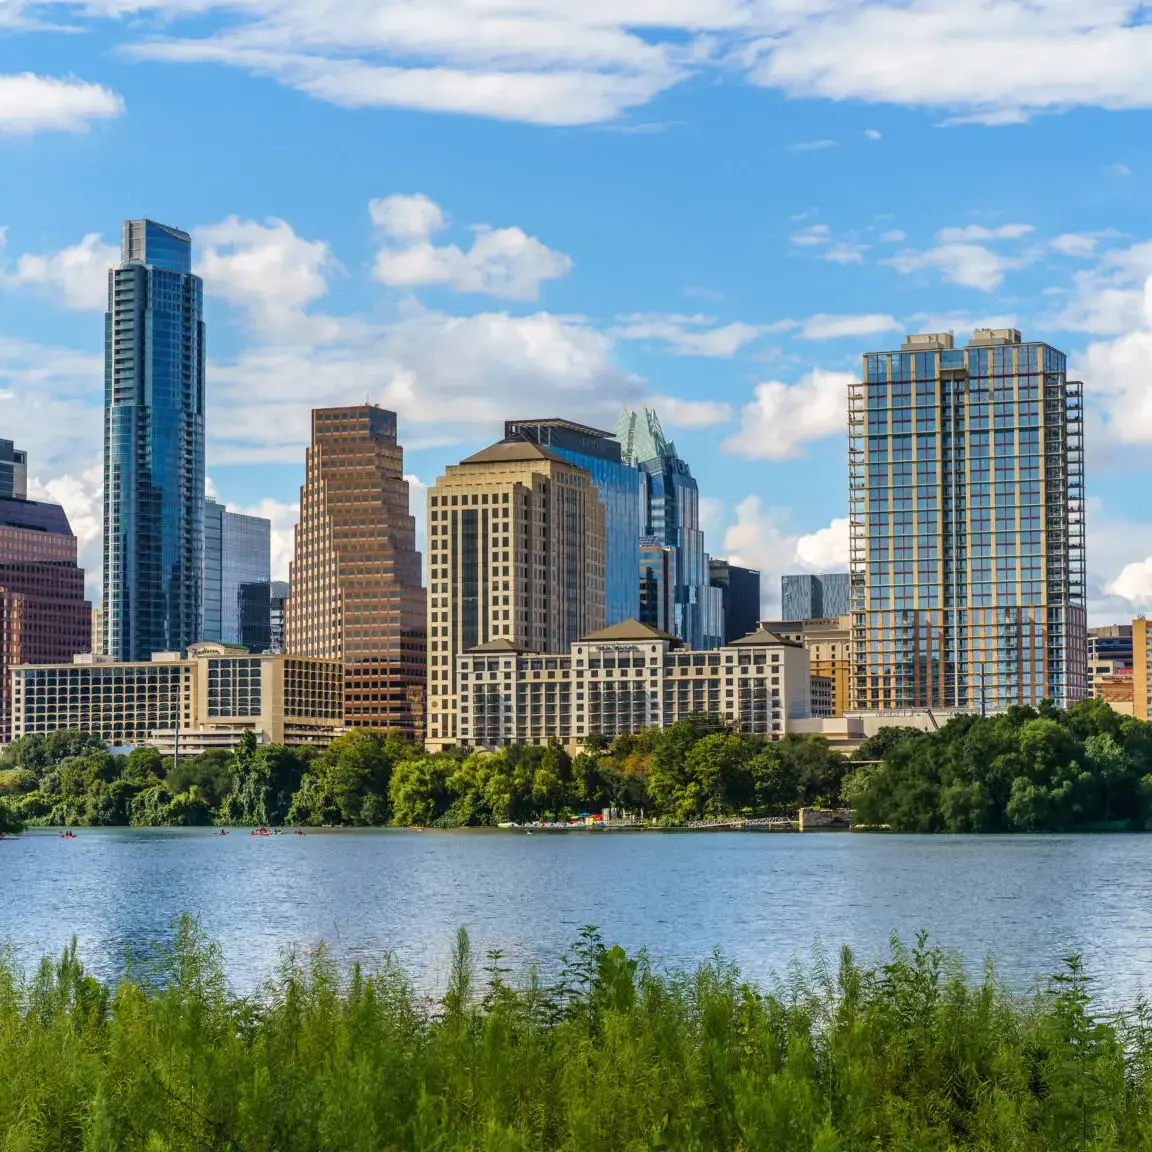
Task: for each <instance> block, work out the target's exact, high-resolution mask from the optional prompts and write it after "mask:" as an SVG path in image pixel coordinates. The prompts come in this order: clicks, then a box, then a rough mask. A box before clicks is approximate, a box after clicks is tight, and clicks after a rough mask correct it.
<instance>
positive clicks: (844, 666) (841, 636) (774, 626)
mask: <svg viewBox="0 0 1152 1152" xmlns="http://www.w3.org/2000/svg"><path fill="white" fill-rule="evenodd" d="M764 627H765V628H766V629H768V631H769V632H774V633H776V635H778V636H781V637H783V638H784V639H785V640H792V641H794V642H795V643H797V644H802V645H803V646H804V650H805V651H806V652H807V653H808V671H809V673H810V675H811V677H812V691H813V698H812V715H813V716H843V715H844V713H845V712H847V711H848V709H849V708H850V707H851V706H852V704H851V696H850V687H851V683H850V681H851V674H852V616H851V615H850V614H848V613H846V614H845V615H843V616H836V617H832V618H831V619H827V620H766V621H764Z"/></svg>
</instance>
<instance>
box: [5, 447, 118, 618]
mask: <svg viewBox="0 0 1152 1152" xmlns="http://www.w3.org/2000/svg"><path fill="white" fill-rule="evenodd" d="M21 443H23V441H22V442H21ZM28 498H29V499H30V500H44V501H47V502H48V503H50V504H59V505H60V506H61V507H62V508H63V509H64V512H65V514H66V515H67V517H68V523H69V524H70V525H71V526H72V533H73V535H74V536H75V537H76V547H77V552H78V560H79V564H80V566H81V567H82V568H83V569H84V577H85V580H84V583H85V592H86V594H87V596H88V599H89V600H91V601H92V603H93V605H99V603H100V597H101V594H102V589H101V582H102V579H103V570H104V566H103V553H104V541H103V531H104V466H103V465H102V464H101V463H99V462H97V463H94V464H92V465H91V466H89V467H88V468H85V469H83V470H82V471H81V472H79V473H76V474H73V473H71V472H65V473H63V474H62V475H59V476H56V477H54V478H52V479H50V480H46V481H45V480H41V479H40V478H39V476H33V477H31V478H29V480H28Z"/></svg>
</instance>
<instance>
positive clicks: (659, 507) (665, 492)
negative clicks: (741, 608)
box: [616, 409, 724, 649]
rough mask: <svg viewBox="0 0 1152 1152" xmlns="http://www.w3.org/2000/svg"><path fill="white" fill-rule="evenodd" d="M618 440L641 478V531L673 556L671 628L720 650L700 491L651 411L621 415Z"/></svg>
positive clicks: (720, 611)
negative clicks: (705, 549)
mask: <svg viewBox="0 0 1152 1152" xmlns="http://www.w3.org/2000/svg"><path fill="white" fill-rule="evenodd" d="M616 439H617V440H619V441H620V444H621V448H622V454H623V457H624V462H625V463H627V464H630V465H632V466H633V467H634V468H637V469H638V470H639V472H640V475H641V477H642V479H643V483H644V488H643V497H642V500H641V513H642V515H643V519H644V529H643V535H644V536H646V537H654V538H655V539H656V540H658V541H659V542H660V543H661V544H663V545H664V547H665V548H668V549H669V550H670V551H671V554H672V555H671V557H670V577H671V581H672V586H673V593H672V610H673V619H672V621H671V622H670V624H671V627H670V629H669V630H670V631H671V632H672V633H673V634H674V635H675V636H678V637H680V639H681V640H683V641H684V643H685V644H686V645H687V646H688V647H689V648H694V649H701V648H718V647H719V646H720V645H721V644H722V643H723V640H724V605H723V593H722V592H721V590H720V589H719V588H713V587H712V585H711V582H710V580H709V578H708V556H707V554H706V553H705V551H704V533H703V531H702V530H701V528H700V493H699V490H698V488H697V486H696V481H695V480H694V479H693V477H692V472H691V470H690V469H689V467H688V465H687V463H686V462H685V461H684V460H681V459H680V457H679V455H678V454H677V452H676V445H675V444H673V443H672V441H670V440H667V439H665V437H664V432H663V430H662V429H661V427H660V421H659V419H658V418H657V416H656V413H655V412H652V411H650V410H649V409H644V410H643V411H641V412H635V411H625V412H624V413H622V415H621V416H620V419H619V421H618V422H617V424H616ZM633 571H634V572H635V564H633Z"/></svg>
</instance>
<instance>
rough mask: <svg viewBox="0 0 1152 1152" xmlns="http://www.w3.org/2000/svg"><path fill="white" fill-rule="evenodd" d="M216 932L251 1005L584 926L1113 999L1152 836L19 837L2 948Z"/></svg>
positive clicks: (425, 967)
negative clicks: (333, 964)
mask: <svg viewBox="0 0 1152 1152" xmlns="http://www.w3.org/2000/svg"><path fill="white" fill-rule="evenodd" d="M185 911H187V912H192V913H194V914H196V915H198V916H199V917H200V918H201V921H202V923H203V925H204V927H205V929H206V930H207V931H208V932H209V933H210V934H211V936H212V937H214V938H215V939H216V940H218V941H219V942H220V943H221V944H222V945H223V947H224V951H225V955H226V957H227V960H228V964H229V972H230V975H231V978H232V980H233V982H234V984H235V985H236V986H237V988H238V989H240V990H244V991H247V990H250V989H251V988H252V987H254V986H255V985H256V984H258V983H259V982H260V981H261V980H262V979H263V978H265V977H266V976H268V975H269V974H270V973H271V972H272V970H273V969H274V967H275V965H276V962H277V958H278V955H279V952H280V950H281V949H282V948H283V947H285V946H287V945H289V944H296V945H300V946H304V947H307V946H310V945H312V944H315V943H317V942H318V941H321V940H324V941H327V942H328V943H329V945H330V946H331V948H332V949H333V951H334V953H335V954H336V955H337V956H338V957H339V958H340V959H341V960H344V961H348V960H352V959H359V960H364V961H372V960H376V959H379V958H380V957H381V956H383V955H384V954H386V953H389V952H390V953H392V954H393V955H394V956H395V957H396V958H397V959H398V960H399V961H400V963H401V964H402V965H403V966H404V967H405V968H406V969H407V970H408V971H409V972H410V973H411V974H412V975H413V976H415V977H416V978H417V979H418V982H419V983H420V984H422V985H423V986H425V987H428V988H430V989H436V988H442V987H443V983H444V977H445V969H446V961H447V957H448V955H449V952H450V949H451V946H452V938H453V935H454V933H455V931H456V929H457V927H459V926H460V925H464V926H466V927H467V928H468V929H469V931H470V932H471V934H472V938H473V942H474V943H475V945H476V947H477V950H478V951H480V952H482V951H483V950H485V949H488V948H491V947H500V948H502V949H504V951H505V954H506V956H507V958H508V961H507V962H509V963H511V964H512V965H513V967H522V966H524V965H526V964H527V963H528V962H530V961H533V960H537V961H540V962H541V963H542V964H544V965H546V966H548V965H553V964H555V963H556V962H558V961H559V959H560V957H561V956H562V955H563V953H564V952H565V950H566V949H567V947H568V945H569V944H570V943H571V942H572V941H573V940H574V939H575V937H576V936H577V934H578V932H579V930H580V928H581V926H583V925H585V924H595V925H597V926H599V928H600V929H601V931H602V933H603V935H604V938H605V940H606V941H607V942H609V943H619V944H622V945H624V946H625V947H626V948H627V949H629V950H635V949H640V948H642V947H646V948H648V949H649V952H650V954H651V955H652V957H653V958H654V959H655V960H656V961H657V962H659V963H660V964H663V965H669V966H687V965H694V964H696V963H698V962H699V961H701V960H705V959H707V958H708V957H709V956H710V955H711V953H712V952H713V950H714V949H716V948H719V949H720V950H721V951H722V952H723V954H724V955H725V956H726V957H728V958H730V959H733V960H735V961H737V963H738V964H739V965H740V968H741V970H742V971H743V972H744V973H745V974H746V975H748V976H751V977H753V978H755V979H757V980H760V981H764V980H767V979H768V978H770V976H771V975H772V973H781V972H783V971H784V970H785V969H786V968H787V966H788V964H789V963H790V962H791V961H793V960H796V959H799V960H801V961H804V962H806V961H807V960H808V958H809V957H810V956H811V952H812V946H813V943H814V941H816V940H820V941H821V942H822V943H823V944H824V945H825V946H826V948H828V949H829V950H830V951H831V952H833V953H835V951H836V950H838V949H839V947H840V945H841V944H844V943H847V944H850V945H851V946H852V947H853V949H855V950H856V952H857V954H858V955H859V956H860V957H861V958H862V959H876V958H878V957H881V956H883V955H884V953H885V951H886V949H887V943H888V939H889V936H890V935H891V933H893V932H898V933H900V934H901V936H902V937H904V938H905V939H906V940H908V941H909V942H911V941H912V939H913V938H914V935H915V933H916V932H917V931H918V930H920V929H924V930H927V931H928V932H929V933H930V934H931V937H932V939H933V940H934V941H936V942H938V943H940V944H942V945H943V946H945V947H946V948H949V949H954V950H956V951H959V952H961V953H962V954H963V956H964V957H965V959H966V960H967V961H968V962H969V963H970V965H972V966H973V968H977V967H978V966H979V965H980V963H981V962H982V961H983V959H984V957H986V956H988V955H991V956H993V957H994V958H995V960H996V962H997V964H998V966H999V968H1000V971H1001V972H1002V974H1003V975H1004V976H1005V977H1006V978H1007V979H1008V980H1009V981H1010V982H1011V983H1012V984H1013V985H1014V986H1016V987H1018V988H1020V989H1021V990H1024V989H1027V988H1029V987H1031V986H1032V985H1034V984H1035V983H1036V982H1037V981H1038V980H1040V979H1042V978H1043V977H1044V975H1045V974H1047V973H1049V972H1052V971H1054V970H1056V969H1057V968H1058V967H1059V964H1060V959H1061V957H1063V956H1066V955H1069V954H1071V953H1074V952H1079V953H1082V954H1083V955H1084V958H1085V961H1086V963H1087V966H1088V968H1089V970H1090V972H1091V974H1092V975H1093V976H1095V977H1097V978H1099V981H1100V986H1101V990H1102V992H1105V993H1106V995H1107V998H1108V999H1109V1000H1112V1001H1125V1002H1129V1001H1131V1000H1132V999H1134V998H1135V996H1136V995H1137V994H1138V993H1140V992H1145V991H1150V990H1152V836H1143V835H1132V836H1125V835H1115V836H1072V835H1069V836H1005V837H986V838H981V837H970V836H948V837H945V836H939V837H921V836H883V835H861V834H856V835H852V834H844V833H824V834H804V835H795V834H780V833H775V834H774V833H760V834H756V833H698V834H684V833H678V834H676V833H668V834H663V833H653V832H647V833H607V834H605V833H582V832H578V833H560V834H551V835H549V834H539V833H538V834H536V835H533V836H525V835H523V834H517V833H501V832H483V831H476V832H450V833H437V832H423V833H421V832H412V831H400V830H396V831H334V832H312V833H309V834H308V835H306V836H304V837H295V836H279V837H269V838H253V837H250V836H248V835H247V834H246V833H244V832H232V833H231V834H229V835H228V836H219V835H217V834H216V833H215V832H213V831H212V830H208V829H152V830H145V829H81V830H80V831H79V833H78V837H77V839H76V840H74V841H66V840H61V839H60V838H59V837H58V836H57V835H56V834H55V833H49V832H35V831H34V832H30V833H27V834H26V835H24V836H23V837H21V838H20V839H17V840H11V841H4V842H3V843H0V942H6V943H8V944H11V945H12V946H13V947H14V948H15V950H16V954H17V957H18V958H19V959H20V960H21V961H22V962H23V963H25V964H31V963H33V962H35V961H36V960H38V959H39V957H40V956H41V955H42V954H44V953H45V952H56V951H58V950H59V949H60V948H61V947H62V946H63V945H64V944H65V943H66V942H67V941H68V939H69V937H70V936H72V935H73V934H74V935H76V937H77V938H78V940H79V946H80V952H81V955H82V957H83V959H84V960H85V962H86V963H87V964H88V965H89V966H90V967H91V968H92V969H93V970H95V971H96V972H97V973H98V974H100V975H102V976H113V975H115V973H116V972H117V971H119V970H120V968H121V966H122V961H123V958H124V955H125V953H126V951H127V950H128V948H129V947H132V948H133V949H134V950H139V949H140V948H141V947H142V946H144V945H146V944H148V943H151V942H157V941H163V940H166V939H169V938H170V936H171V929H170V924H171V921H172V918H173V917H174V916H176V915H177V914H179V913H180V912H185Z"/></svg>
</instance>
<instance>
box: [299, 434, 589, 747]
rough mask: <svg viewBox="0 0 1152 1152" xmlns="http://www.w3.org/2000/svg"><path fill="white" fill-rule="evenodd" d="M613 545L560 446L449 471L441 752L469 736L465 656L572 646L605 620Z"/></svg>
mask: <svg viewBox="0 0 1152 1152" xmlns="http://www.w3.org/2000/svg"><path fill="white" fill-rule="evenodd" d="M604 541H605V533H604V505H603V504H602V503H601V501H600V497H599V495H598V493H597V491H596V487H595V485H594V484H593V482H592V478H591V477H590V476H589V474H588V473H587V472H586V471H584V469H582V468H578V467H576V466H575V465H574V464H571V463H569V462H568V461H567V460H565V459H563V458H562V457H561V456H558V455H557V454H556V453H555V452H553V451H552V450H551V449H549V448H543V447H541V446H540V445H539V444H536V443H534V442H532V441H530V440H525V439H524V438H523V437H514V438H512V439H509V440H502V441H501V442H500V443H498V444H493V445H492V446H491V447H489V448H485V449H484V450H483V451H481V452H477V453H476V454H475V455H474V456H469V457H468V458H467V459H466V460H463V461H462V462H461V463H459V464H453V465H450V466H449V467H448V468H447V469H446V470H445V472H444V475H443V476H441V477H440V478H439V479H438V480H437V481H436V485H435V487H434V488H432V489H430V490H429V493H428V574H429V583H430V588H429V592H430V595H429V599H428V700H429V710H428V712H429V715H428V740H427V743H428V746H429V747H430V748H442V747H445V746H447V745H450V744H455V743H457V741H458V739H459V724H458V720H459V715H458V711H457V691H458V687H459V685H458V682H457V675H456V656H457V655H458V654H460V653H461V652H466V651H468V649H470V648H475V647H477V646H478V645H481V644H486V643H489V642H504V641H507V642H508V643H509V644H514V645H519V646H521V647H524V648H526V649H528V650H530V651H533V652H542V653H543V652H565V651H567V650H568V647H569V646H570V645H571V644H572V643H573V642H574V641H576V640H577V639H579V638H580V637H581V636H583V635H585V634H586V633H588V632H593V631H596V630H598V629H600V628H603V627H604V580H605V575H604ZM292 595H293V600H292V601H291V602H290V603H294V602H295V597H296V596H297V595H298V590H297V586H296V584H295V582H293V585H292Z"/></svg>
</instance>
